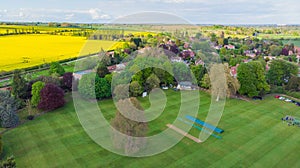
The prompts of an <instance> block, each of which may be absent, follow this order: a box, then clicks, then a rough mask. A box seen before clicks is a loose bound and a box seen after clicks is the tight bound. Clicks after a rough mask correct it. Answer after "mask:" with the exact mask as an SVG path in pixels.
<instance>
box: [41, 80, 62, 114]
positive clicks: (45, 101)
mask: <svg viewBox="0 0 300 168" xmlns="http://www.w3.org/2000/svg"><path fill="white" fill-rule="evenodd" d="M64 104H65V100H64V91H63V90H62V89H61V88H60V87H58V86H56V85H54V84H51V83H48V84H46V85H45V87H44V88H43V89H42V90H41V100H40V102H39V104H38V108H39V109H42V110H54V109H57V108H59V107H62V106H63V105H64Z"/></svg>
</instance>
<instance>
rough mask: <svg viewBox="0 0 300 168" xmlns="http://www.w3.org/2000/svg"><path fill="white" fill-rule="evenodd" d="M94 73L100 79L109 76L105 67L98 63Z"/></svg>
mask: <svg viewBox="0 0 300 168" xmlns="http://www.w3.org/2000/svg"><path fill="white" fill-rule="evenodd" d="M96 72H97V74H98V76H99V77H100V78H104V77H105V75H107V74H109V71H108V69H107V67H106V66H105V65H104V64H103V63H99V64H98V66H97V69H96Z"/></svg>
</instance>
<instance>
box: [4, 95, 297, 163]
mask: <svg viewBox="0 0 300 168" xmlns="http://www.w3.org/2000/svg"><path fill="white" fill-rule="evenodd" d="M165 94H166V95H167V98H168V101H167V105H166V108H165V110H164V112H163V113H162V115H161V116H160V117H159V118H157V119H156V120H154V121H151V122H150V123H149V129H150V130H149V135H152V134H157V133H159V132H161V131H162V130H164V129H166V126H165V125H166V124H167V123H172V122H173V121H174V119H175V118H176V116H177V114H178V110H179V109H180V92H174V91H171V90H168V91H165ZM66 99H67V100H68V103H67V104H66V106H64V107H63V108H60V109H58V110H55V111H53V112H49V113H47V114H45V115H43V116H41V117H38V118H36V119H35V120H33V121H30V122H27V123H25V124H24V125H21V126H19V127H17V128H15V129H12V130H9V131H7V132H6V133H4V135H3V141H4V152H5V153H6V154H7V155H10V154H14V156H15V157H16V162H17V165H18V166H20V167H49V166H50V167H125V166H126V167H199V166H201V167H299V166H300V162H299V155H298V153H299V150H300V147H299V145H298V144H299V143H300V128H298V127H289V126H287V124H285V123H282V121H281V118H282V117H284V116H285V115H294V116H299V115H300V114H299V107H297V106H296V105H293V104H291V103H287V102H284V101H280V100H277V99H275V98H273V97H271V96H267V97H266V98H265V99H264V100H263V101H250V102H246V101H241V100H235V99H229V100H227V102H226V106H225V110H224V113H223V116H222V119H221V121H220V124H219V126H218V127H220V128H222V129H224V130H225V132H224V133H223V134H221V136H222V137H223V138H222V139H221V140H218V139H215V138H214V137H210V138H209V139H208V140H207V141H205V142H204V143H202V144H197V143H195V142H193V141H191V140H190V139H187V138H184V139H183V140H182V141H181V142H180V143H178V144H177V145H176V146H174V147H173V148H171V149H170V150H168V151H166V152H164V153H162V154H159V155H155V156H151V157H146V158H130V157H122V156H119V155H116V154H113V153H110V152H109V151H107V150H105V149H103V148H101V147H100V146H98V145H97V144H96V143H95V142H93V141H92V140H91V139H90V138H89V137H88V135H87V134H86V133H85V132H84V130H83V128H82V127H81V125H80V123H79V121H78V118H77V115H76V113H75V111H74V107H73V102H72V98H71V97H70V95H69V96H67V97H66ZM139 100H140V101H141V103H142V105H143V106H144V107H145V108H147V107H149V105H150V103H149V101H148V99H147V98H139ZM186 103H189V102H188V101H187V102H186ZM200 104H201V106H200V109H199V118H200V119H202V120H203V119H204V118H205V116H206V112H207V111H208V109H209V104H210V97H209V95H208V94H206V93H202V92H201V100H200ZM99 105H100V108H101V110H102V113H103V114H104V116H105V117H106V119H107V120H110V119H111V118H112V117H114V115H115V107H114V105H113V102H112V100H103V101H100V102H99ZM190 106H191V108H193V105H192V104H191V105H190ZM87 110H88V109H87ZM87 112H88V111H87ZM198 133H199V131H198V130H196V129H195V128H192V130H191V131H190V134H192V135H194V136H197V135H198Z"/></svg>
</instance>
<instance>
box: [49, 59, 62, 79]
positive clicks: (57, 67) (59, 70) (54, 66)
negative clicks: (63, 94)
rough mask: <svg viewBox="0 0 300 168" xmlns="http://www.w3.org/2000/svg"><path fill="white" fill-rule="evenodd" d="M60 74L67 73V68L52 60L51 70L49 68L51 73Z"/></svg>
mask: <svg viewBox="0 0 300 168" xmlns="http://www.w3.org/2000/svg"><path fill="white" fill-rule="evenodd" d="M55 73H57V74H59V75H60V76H61V75H63V74H64V73H65V69H64V67H63V66H61V65H60V64H59V63H58V62H52V63H51V64H50V70H49V74H50V75H52V74H55Z"/></svg>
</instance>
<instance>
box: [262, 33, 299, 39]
mask: <svg viewBox="0 0 300 168" xmlns="http://www.w3.org/2000/svg"><path fill="white" fill-rule="evenodd" d="M258 38H265V39H295V38H300V36H294V35H284V34H259V36H258Z"/></svg>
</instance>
